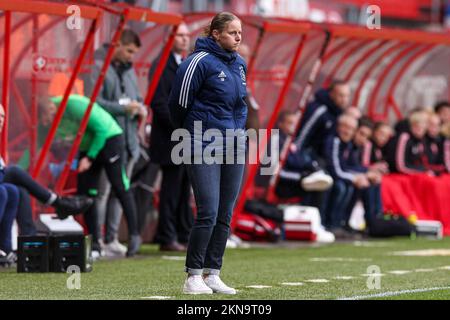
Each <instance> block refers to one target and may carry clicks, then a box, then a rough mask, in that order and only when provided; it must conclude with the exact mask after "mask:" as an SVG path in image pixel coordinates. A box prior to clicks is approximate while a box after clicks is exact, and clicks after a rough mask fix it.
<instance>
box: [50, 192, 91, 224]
mask: <svg viewBox="0 0 450 320" xmlns="http://www.w3.org/2000/svg"><path fill="white" fill-rule="evenodd" d="M93 204H94V199H92V198H89V197H86V196H68V197H58V199H57V200H56V201H55V203H54V205H53V206H54V207H55V208H56V214H57V215H58V218H60V219H61V220H64V219H66V218H67V217H68V216H71V215H75V214H80V213H83V212H85V211H86V210H88V209H89V208H90V207H91V206H92V205H93Z"/></svg>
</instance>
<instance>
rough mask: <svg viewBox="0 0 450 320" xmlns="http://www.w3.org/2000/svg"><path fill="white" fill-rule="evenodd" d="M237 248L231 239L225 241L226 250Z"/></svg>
mask: <svg viewBox="0 0 450 320" xmlns="http://www.w3.org/2000/svg"><path fill="white" fill-rule="evenodd" d="M237 247H238V245H237V243H236V242H235V241H234V240H233V239H231V238H228V239H227V244H226V248H227V249H236V248H237Z"/></svg>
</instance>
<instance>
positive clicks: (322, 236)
mask: <svg viewBox="0 0 450 320" xmlns="http://www.w3.org/2000/svg"><path fill="white" fill-rule="evenodd" d="M334 241H336V237H335V236H334V234H332V233H331V232H329V231H327V230H325V228H324V227H322V226H321V227H320V228H319V230H318V231H317V237H316V242H320V243H333V242H334Z"/></svg>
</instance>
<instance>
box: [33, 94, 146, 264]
mask: <svg viewBox="0 0 450 320" xmlns="http://www.w3.org/2000/svg"><path fill="white" fill-rule="evenodd" d="M62 99H63V97H62V96H58V97H52V98H46V99H44V101H41V102H40V103H41V104H43V105H41V106H40V107H41V108H43V109H44V108H45V110H51V109H53V110H56V108H58V107H59V105H60V103H61V101H62ZM89 102H90V100H89V98H86V97H84V96H79V95H70V96H69V99H68V101H67V106H66V110H65V112H64V115H63V117H62V119H61V123H60V125H59V127H58V131H57V137H58V138H59V139H61V138H64V139H66V140H67V141H73V140H74V139H75V136H76V134H77V132H78V129H79V126H80V123H81V121H82V119H83V116H84V114H85V112H86V110H87V108H88V105H89ZM54 106H56V108H54ZM41 110H42V109H41ZM54 115H55V113H53V116H52V117H54ZM124 144H125V141H124V137H123V131H122V129H121V128H120V126H119V125H118V124H117V122H116V121H115V120H114V118H113V117H112V116H111V115H110V114H109V113H108V112H106V111H105V110H103V108H102V107H100V105H98V104H97V103H94V105H93V107H92V110H91V114H90V116H89V120H88V123H87V127H86V131H85V133H84V136H83V138H82V140H81V143H80V146H79V161H78V173H79V174H78V181H77V182H78V186H77V190H78V194H82V195H87V196H90V197H93V198H95V197H96V196H97V194H98V183H99V179H100V175H101V172H102V170H105V172H106V175H107V177H108V180H109V181H110V183H111V186H112V188H113V190H114V192H115V194H116V195H117V197H118V198H119V201H120V204H121V205H122V209H123V211H124V214H125V217H126V220H127V224H128V233H129V242H128V251H127V256H128V257H131V256H134V255H135V254H136V253H137V251H138V250H139V247H140V245H141V243H142V240H141V237H140V235H139V231H138V227H137V215H136V204H135V202H134V198H133V196H132V194H131V191H130V183H129V180H128V177H127V175H126V172H125V166H124V159H123V155H122V150H123V148H124ZM84 218H85V221H86V224H87V227H88V231H89V233H90V234H92V238H93V250H98V251H101V248H100V243H99V234H98V232H97V230H99V228H98V212H97V206H95V205H94V206H92V207H91V208H90V209H89V210H88V211H86V212H85V213H84Z"/></svg>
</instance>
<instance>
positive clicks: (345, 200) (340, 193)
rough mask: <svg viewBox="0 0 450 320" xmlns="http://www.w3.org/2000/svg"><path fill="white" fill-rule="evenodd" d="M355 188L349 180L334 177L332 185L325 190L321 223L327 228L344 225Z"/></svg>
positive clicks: (336, 227)
mask: <svg viewBox="0 0 450 320" xmlns="http://www.w3.org/2000/svg"><path fill="white" fill-rule="evenodd" d="M354 190H355V188H354V186H353V184H352V183H351V182H349V181H345V180H341V179H335V180H334V184H333V187H332V188H331V189H330V190H328V191H327V192H326V195H325V199H324V203H325V205H324V210H323V213H322V212H321V214H322V224H323V225H324V226H325V227H326V228H328V229H338V228H342V227H343V226H345V219H346V217H348V215H349V214H348V212H349V210H350V208H349V207H350V202H351V200H352V196H353V192H354Z"/></svg>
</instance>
